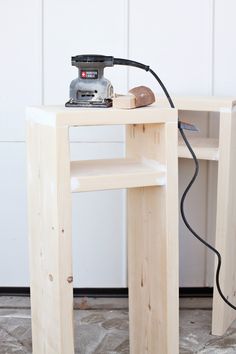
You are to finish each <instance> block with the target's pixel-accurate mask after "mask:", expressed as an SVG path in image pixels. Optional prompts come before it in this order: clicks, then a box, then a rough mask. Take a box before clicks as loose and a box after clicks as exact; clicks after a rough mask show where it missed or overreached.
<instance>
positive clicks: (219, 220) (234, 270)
mask: <svg viewBox="0 0 236 354" xmlns="http://www.w3.org/2000/svg"><path fill="white" fill-rule="evenodd" d="M235 132H236V111H235V109H234V110H233V112H232V113H231V112H230V113H227V112H223V113H221V115H220V137H219V167H218V195H217V216H216V248H217V249H218V250H219V252H220V253H221V255H222V269H221V274H220V283H221V287H222V291H223V293H224V294H225V296H226V297H227V299H228V300H229V301H230V302H232V303H233V304H234V305H235V306H236V267H235V254H236V236H235V234H236V222H235V220H236V202H235V201H236V188H235V181H236V138H235ZM215 269H216V266H215ZM235 319H236V311H235V310H233V309H232V308H230V307H229V306H228V305H226V304H225V303H224V302H223V300H222V299H221V298H220V296H219V294H218V291H217V289H216V286H215V288H214V297H213V321H212V333H213V334H215V335H223V334H224V333H225V331H226V330H227V328H228V327H229V326H230V325H231V323H232V322H233V321H234V320H235Z"/></svg>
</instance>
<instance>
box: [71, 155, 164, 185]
mask: <svg viewBox="0 0 236 354" xmlns="http://www.w3.org/2000/svg"><path fill="white" fill-rule="evenodd" d="M165 176H166V168H165V166H163V165H161V164H160V163H158V162H157V161H151V160H146V161H145V160H144V161H138V160H135V159H106V160H86V161H72V162H71V190H72V192H84V191H95V190H105V189H120V188H132V187H142V186H153V185H164V184H165V182H166V178H165Z"/></svg>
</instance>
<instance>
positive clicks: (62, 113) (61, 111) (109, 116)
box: [26, 104, 177, 126]
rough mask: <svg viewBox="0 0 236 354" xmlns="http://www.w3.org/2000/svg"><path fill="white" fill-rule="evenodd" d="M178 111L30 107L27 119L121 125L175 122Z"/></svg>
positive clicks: (153, 106)
mask: <svg viewBox="0 0 236 354" xmlns="http://www.w3.org/2000/svg"><path fill="white" fill-rule="evenodd" d="M176 112H177V111H176V110H175V109H171V108H158V107H157V106H156V105H155V104H153V105H151V106H148V107H140V108H138V109H132V110H130V109H116V108H98V109H96V108H69V107H67V108H65V107H63V106H39V107H28V108H27V111H26V119H27V120H31V121H34V122H36V123H37V122H38V123H40V124H45V125H50V126H81V125H84V126H90V125H121V124H143V123H164V122H171V121H172V122H173V121H174V120H175V117H176Z"/></svg>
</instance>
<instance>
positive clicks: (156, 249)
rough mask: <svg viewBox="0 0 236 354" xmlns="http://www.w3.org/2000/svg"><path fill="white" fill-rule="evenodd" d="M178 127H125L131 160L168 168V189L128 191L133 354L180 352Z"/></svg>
mask: <svg viewBox="0 0 236 354" xmlns="http://www.w3.org/2000/svg"><path fill="white" fill-rule="evenodd" d="M176 128H177V126H176V123H167V125H165V126H164V125H158V124H152V125H144V126H133V125H130V126H128V127H127V134H126V137H127V156H128V157H133V158H138V157H139V158H150V159H156V160H157V161H161V162H162V163H163V164H166V166H167V185H166V186H165V187H145V188H134V189H130V190H128V218H127V220H128V277H129V316H130V353H131V354H144V353H149V354H152V353H155V354H177V353H178V338H179V331H178V183H177V181H178V178H177V171H178V169H177V129H176ZM169 141H172V144H171V145H170V144H169Z"/></svg>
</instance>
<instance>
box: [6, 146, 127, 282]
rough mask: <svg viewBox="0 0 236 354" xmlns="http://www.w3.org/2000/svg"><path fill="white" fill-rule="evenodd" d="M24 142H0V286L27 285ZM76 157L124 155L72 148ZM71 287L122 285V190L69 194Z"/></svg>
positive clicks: (108, 149)
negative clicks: (71, 251) (71, 213)
mask: <svg viewBox="0 0 236 354" xmlns="http://www.w3.org/2000/svg"><path fill="white" fill-rule="evenodd" d="M25 153H26V152H25V143H0V170H1V183H0V195H1V199H0V225H1V232H0V244H1V247H0V287H1V286H28V285H29V272H28V239H27V211H26V210H27V203H26V160H25V158H26V157H25ZM71 155H72V158H74V159H97V158H106V157H107V158H113V157H121V156H123V144H119V143H113V144H106V143H103V144H101V143H99V144H94V143H92V144H80V143H72V144H71ZM72 201H73V239H74V242H73V253H74V277H75V286H80V287H87V286H88V287H96V286H97V287H102V286H104V287H113V286H114V287H115V286H117V287H122V286H126V238H125V230H124V222H123V221H124V214H125V203H124V192H123V191H106V192H96V193H78V194H73V198H72Z"/></svg>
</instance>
